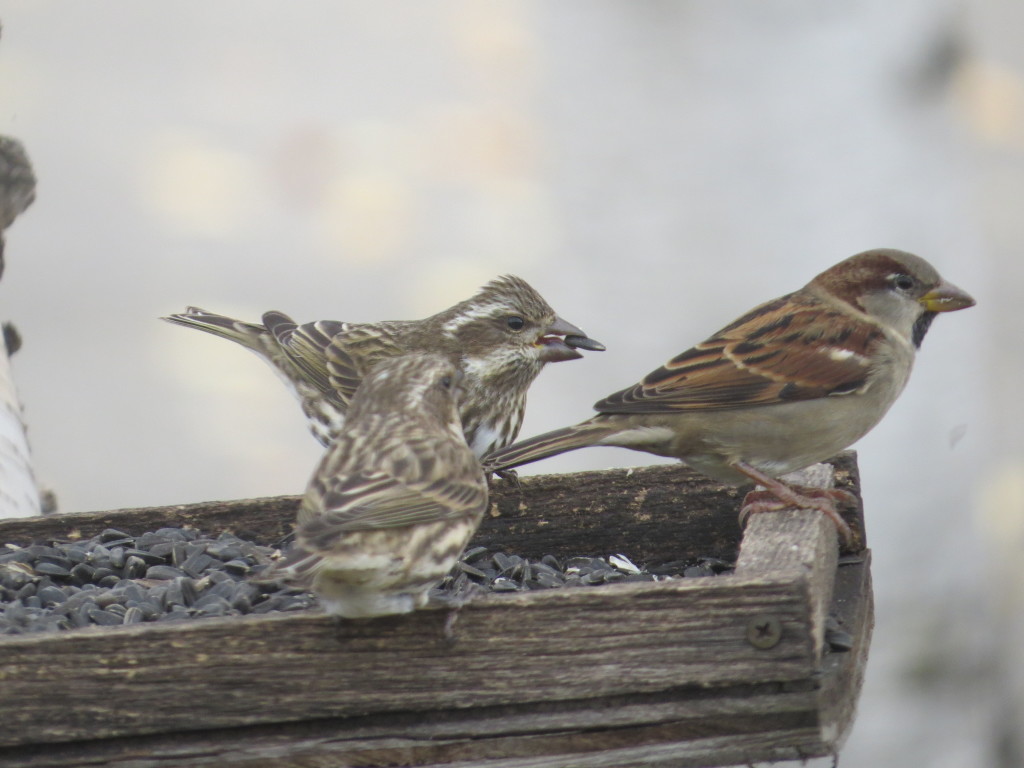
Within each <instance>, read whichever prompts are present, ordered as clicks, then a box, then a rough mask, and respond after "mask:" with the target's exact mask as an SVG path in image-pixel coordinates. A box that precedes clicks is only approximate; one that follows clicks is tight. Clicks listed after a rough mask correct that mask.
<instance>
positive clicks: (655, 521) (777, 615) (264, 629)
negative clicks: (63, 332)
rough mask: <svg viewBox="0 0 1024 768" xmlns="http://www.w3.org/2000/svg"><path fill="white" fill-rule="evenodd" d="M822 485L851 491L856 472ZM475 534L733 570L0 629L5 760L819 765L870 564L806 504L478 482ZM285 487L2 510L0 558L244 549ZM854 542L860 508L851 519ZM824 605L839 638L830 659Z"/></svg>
mask: <svg viewBox="0 0 1024 768" xmlns="http://www.w3.org/2000/svg"><path fill="white" fill-rule="evenodd" d="M830 464H831V466H832V467H834V473H832V474H833V476H834V481H835V484H836V487H840V488H845V489H846V490H850V491H853V492H854V493H857V492H858V479H857V467H856V458H855V456H854V454H852V453H849V452H847V453H845V454H841V455H840V456H838V457H836V459H834V460H833V461H832V462H830ZM495 485H496V487H495V489H494V491H493V493H492V504H491V508H490V512H489V514H488V515H487V516H486V517H485V520H484V522H483V525H482V526H481V528H480V531H479V532H478V534H477V536H476V538H475V539H474V542H473V545H474V546H475V545H477V544H480V545H484V546H487V547H489V548H490V549H492V550H502V551H504V552H506V553H509V554H517V555H521V556H523V557H527V558H531V559H532V558H540V557H541V556H543V555H545V554H554V555H556V556H558V557H571V556H576V555H588V556H607V555H610V554H616V553H623V554H625V555H626V556H628V557H629V558H630V559H632V560H633V561H634V562H636V563H640V564H644V563H646V564H657V563H664V562H669V561H677V560H682V559H688V558H698V557H701V556H716V557H722V558H725V559H729V560H732V559H733V558H736V556H737V552H738V553H739V554H738V561H737V566H736V570H735V572H734V573H731V574H722V575H718V576H709V577H696V578H682V579H676V580H671V581H660V582H633V583H618V584H609V585H605V586H600V587H577V588H561V589H551V590H538V591H532V592H518V593H511V594H500V595H488V596H486V597H483V598H481V599H478V600H475V601H473V602H471V603H469V604H468V605H466V606H465V607H464V608H463V609H462V610H461V611H460V613H459V615H458V617H457V620H456V621H455V624H454V629H453V634H452V636H451V637H449V638H446V636H445V632H444V625H445V621H446V619H447V618H448V611H447V610H425V611H420V612H417V613H414V614H411V615H407V616H397V617H386V618H381V619H373V620H354V621H346V622H342V623H338V622H336V621H334V620H332V619H331V618H330V617H328V616H325V615H323V614H320V613H319V612H310V611H307V612H301V613H298V612H296V613H281V614H271V615H247V616H236V617H228V618H209V619H200V620H194V621H179V622H160V623H152V624H134V625H130V626H124V627H89V628H85V629H77V630H71V631H66V632H59V633H49V634H38V635H16V636H3V637H0V686H2V691H3V695H2V696H0V766H44V765H45V766H101V765H102V766H117V767H119V768H150V767H151V766H175V767H176V768H190V767H192V766H195V767H198V766H246V767H254V766H274V768H289V767H291V766H296V767H297V766H304V767H310V766H438V767H440V766H447V767H448V768H453V767H455V766H459V767H461V768H469V767H470V766H475V767H482V768H564V767H565V766H589V767H592V768H611V767H612V766H719V765H734V764H747V763H753V762H758V761H776V760H785V759H800V758H807V757H814V756H821V755H830V754H835V753H836V751H837V750H838V748H839V746H840V745H841V743H842V741H843V739H844V738H845V735H846V733H847V731H848V729H849V727H850V724H851V722H852V720H853V713H854V707H855V703H856V700H857V696H858V694H859V691H860V687H861V682H862V677H863V671H864V665H865V663H866V659H867V654H868V646H869V642H870V636H871V627H872V597H871V581H870V570H869V563H870V553H869V552H868V551H867V550H864V551H862V552H859V553H857V555H858V557H844V558H843V559H842V561H840V560H839V558H838V547H837V544H836V532H835V527H834V525H833V524H832V522H831V521H829V520H828V519H827V518H825V517H824V516H823V515H821V514H820V513H816V512H807V511H800V510H787V511H784V512H779V513H769V514H760V515H755V516H753V517H752V519H751V521H750V524H749V525H748V526H747V529H746V531H745V533H742V532H741V531H740V529H739V526H738V524H737V520H736V516H737V510H738V508H739V502H740V500H741V498H742V497H741V495H740V494H739V493H738V492H737V491H736V490H735V489H731V488H725V487H722V486H720V485H717V484H715V483H713V482H712V481H709V480H707V479H706V478H704V477H702V476H701V475H698V474H696V473H693V472H690V471H688V470H686V469H685V468H683V467H682V466H679V465H672V466H655V467H646V468H638V469H615V470H606V471H602V472H584V473H580V474H571V475H546V476H538V477H527V478H523V479H522V481H521V485H520V486H519V487H516V486H515V485H514V484H512V483H509V482H498V483H496V484H495ZM297 504H298V499H297V497H277V498H268V499H253V500H242V501H229V502H211V503H204V504H191V505H185V506H170V507H152V508H144V509H129V510H118V511H113V512H97V513H82V514H68V515H60V516H54V517H45V518H31V519H14V520H4V521H0V543H6V542H12V543H16V544H21V545H25V544H29V543H31V542H33V541H47V540H53V539H58V540H67V539H72V538H79V537H85V538H88V537H91V536H93V535H96V534H98V533H99V532H100V531H102V530H103V529H105V528H118V529H120V530H124V531H127V532H129V533H131V534H134V535H139V534H141V533H143V532H145V531H152V530H155V529H157V528H159V527H161V526H167V525H170V526H179V527H180V526H184V525H190V526H195V527H197V528H199V529H200V530H202V531H203V532H204V533H207V534H217V533H219V532H221V531H232V532H234V533H235V534H237V535H239V536H241V537H243V538H246V539H249V540H252V541H256V542H259V543H263V544H269V543H272V542H275V541H277V540H279V539H280V538H281V537H282V536H284V535H285V534H287V533H288V532H289V531H290V530H291V528H292V524H293V521H294V516H295V511H296V508H297ZM849 522H850V523H851V525H852V526H853V527H854V530H855V531H858V532H859V533H860V534H861V535H862V534H863V525H862V518H861V517H860V512H859V510H858V511H857V512H856V513H855V514H854V515H851V516H850V517H849ZM829 616H831V617H832V618H833V619H835V620H837V621H838V622H839V625H840V626H841V628H842V629H843V630H844V631H845V632H847V633H849V635H850V636H851V637H852V648H851V650H849V651H846V652H835V651H831V650H830V649H829V644H828V643H827V642H826V641H825V624H826V619H827V618H828V617H829Z"/></svg>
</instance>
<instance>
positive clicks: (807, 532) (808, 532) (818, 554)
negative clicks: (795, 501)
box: [736, 464, 839, 657]
mask: <svg viewBox="0 0 1024 768" xmlns="http://www.w3.org/2000/svg"><path fill="white" fill-rule="evenodd" d="M794 475H795V476H790V477H788V478H786V479H787V480H790V481H792V482H796V483H797V484H799V485H803V486H806V487H811V488H822V489H827V488H832V487H834V485H835V474H834V471H833V468H832V467H831V466H830V465H828V464H816V465H815V466H813V467H810V468H808V469H807V470H804V472H802V473H794ZM837 544H838V536H837V532H836V527H835V524H834V523H833V522H832V521H831V520H829V519H828V518H827V517H826V516H825V515H823V514H821V513H820V512H818V511H815V510H806V509H786V510H782V511H780V512H766V513H761V514H756V515H753V516H752V517H751V518H750V520H749V521H748V522H747V530H746V531H745V534H744V537H743V543H742V545H741V547H740V554H739V557H738V558H737V560H736V575H738V576H747V577H754V576H757V575H759V574H762V575H768V574H774V575H777V576H781V575H786V576H789V577H791V578H792V579H793V581H794V583H795V584H798V585H800V588H801V589H804V590H806V595H807V599H808V601H809V604H810V606H811V616H812V621H813V631H812V637H813V641H814V651H813V652H814V654H815V656H817V657H820V656H821V652H822V646H823V643H824V637H825V619H826V618H827V612H828V608H829V605H830V603H831V602H832V586H833V581H834V579H835V573H836V563H837V561H838V557H839V548H838V545H837Z"/></svg>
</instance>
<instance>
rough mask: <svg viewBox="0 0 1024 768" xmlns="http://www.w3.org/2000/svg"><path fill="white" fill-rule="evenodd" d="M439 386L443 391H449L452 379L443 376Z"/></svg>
mask: <svg viewBox="0 0 1024 768" xmlns="http://www.w3.org/2000/svg"><path fill="white" fill-rule="evenodd" d="M441 386H442V387H444V388H445V389H451V388H452V377H451V376H443V377H442V378H441Z"/></svg>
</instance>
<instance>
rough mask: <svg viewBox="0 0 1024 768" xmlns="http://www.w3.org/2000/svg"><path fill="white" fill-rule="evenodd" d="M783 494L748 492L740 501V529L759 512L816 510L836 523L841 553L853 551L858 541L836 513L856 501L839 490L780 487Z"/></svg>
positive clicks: (772, 491) (855, 498) (852, 496)
mask: <svg viewBox="0 0 1024 768" xmlns="http://www.w3.org/2000/svg"><path fill="white" fill-rule="evenodd" d="M779 486H781V488H782V489H785V490H784V491H783V492H780V490H779V489H776V488H773V489H771V490H767V491H751V492H750V493H748V494H747V495H746V496H745V497H744V499H743V506H742V507H741V508H740V527H741V528H745V527H746V525H747V521H748V520H749V519H750V516H751V515H754V514H758V513H760V512H778V511H779V510H783V509H790V508H793V507H796V508H797V509H815V510H817V511H819V512H821V513H822V514H823V515H825V516H826V517H827V518H828V519H829V520H831V521H832V522H833V523H835V526H836V529H837V530H838V532H839V536H840V537H841V538H842V540H843V549H847V550H849V549H854V548H855V547H856V544H857V537H856V536H855V535H854V533H853V529H852V528H850V526H849V524H848V523H847V522H846V521H845V520H844V519H843V517H842V515H840V514H839V511H838V510H837V509H836V506H837V505H840V506H854V507H855V506H856V504H857V497H856V496H854V495H853V494H852V493H850V492H848V491H843V490H840V489H838V488H828V489H825V488H799V489H796V488H791V487H789V486H787V485H783V484H782V483H779Z"/></svg>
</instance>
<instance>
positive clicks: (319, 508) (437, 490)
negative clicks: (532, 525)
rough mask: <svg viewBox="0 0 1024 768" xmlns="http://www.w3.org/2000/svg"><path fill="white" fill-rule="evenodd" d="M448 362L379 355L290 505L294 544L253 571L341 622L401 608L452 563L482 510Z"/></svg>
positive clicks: (421, 598)
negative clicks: (304, 594)
mask: <svg viewBox="0 0 1024 768" xmlns="http://www.w3.org/2000/svg"><path fill="white" fill-rule="evenodd" d="M461 377H462V374H461V373H460V372H459V371H458V368H457V367H456V364H455V362H453V361H452V360H451V359H449V358H448V357H445V356H442V355H437V354H427V353H418V352H414V353H409V354H406V355H403V356H401V357H397V358H392V359H388V360H384V361H383V362H381V363H380V364H378V365H377V366H376V367H375V368H374V369H373V370H372V371H371V372H370V373H369V374H368V375H367V376H365V377H364V380H363V383H362V385H361V386H360V387H359V390H358V391H357V392H356V393H355V395H354V396H353V397H352V401H351V403H350V404H349V408H348V414H347V417H346V427H345V430H344V431H343V432H342V433H341V434H340V435H338V437H337V438H336V439H335V440H334V442H333V443H331V445H330V447H329V448H328V449H327V452H326V453H325V455H324V457H323V459H322V460H321V462H320V465H319V466H318V467H317V469H316V471H315V472H314V474H313V478H312V479H311V480H310V483H309V487H308V489H307V490H306V495H305V496H304V498H303V500H302V504H301V506H300V508H299V514H298V524H297V527H296V531H295V545H294V546H293V547H292V549H291V551H290V552H289V553H288V554H287V556H286V557H285V558H284V559H283V560H280V561H278V562H277V563H275V564H274V565H273V566H272V567H271V568H270V569H269V570H268V571H266V572H264V573H263V574H261V576H260V580H273V579H279V580H282V581H285V582H288V583H291V584H293V585H295V586H298V587H300V588H303V589H311V590H313V591H314V592H315V593H316V594H317V595H318V596H319V598H320V602H321V604H322V605H323V606H324V608H325V610H326V611H327V612H328V613H331V614H334V615H337V616H342V617H346V618H358V617H365V616H383V615H386V614H393V613H408V612H409V611H413V610H415V609H417V608H420V607H422V606H423V605H424V604H425V603H426V602H427V594H428V592H429V590H430V588H431V587H432V586H433V585H434V584H435V583H436V582H438V581H439V580H441V579H442V578H443V577H444V576H445V575H446V574H447V573H448V571H449V570H450V569H451V568H452V566H453V565H455V562H456V560H457V558H458V557H459V555H460V554H461V553H462V549H463V547H465V545H466V542H467V541H469V539H470V537H471V536H472V535H473V533H474V532H475V531H476V528H477V525H479V523H480V519H481V517H482V515H483V513H484V509H485V508H486V506H487V482H486V481H485V479H484V474H483V472H482V470H481V469H480V463H479V461H478V460H477V458H476V456H474V455H473V452H472V451H471V450H470V449H469V446H468V445H466V440H465V437H464V436H463V433H462V428H461V423H460V420H459V412H458V407H457V403H456V398H457V394H458V388H459V383H458V379H459V378H461Z"/></svg>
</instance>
